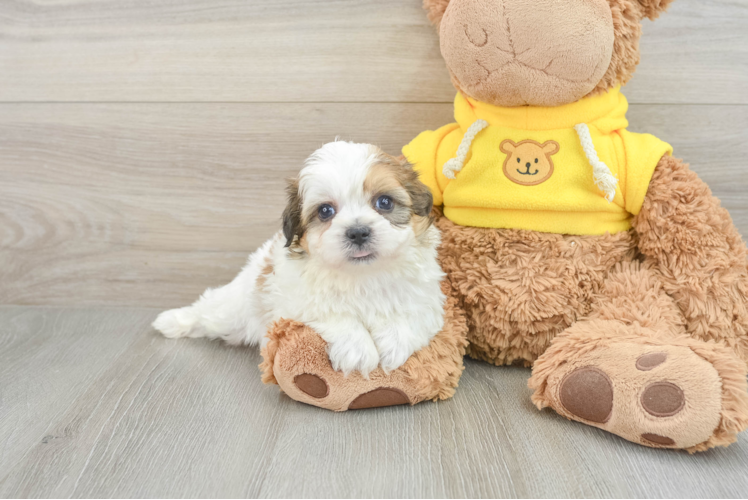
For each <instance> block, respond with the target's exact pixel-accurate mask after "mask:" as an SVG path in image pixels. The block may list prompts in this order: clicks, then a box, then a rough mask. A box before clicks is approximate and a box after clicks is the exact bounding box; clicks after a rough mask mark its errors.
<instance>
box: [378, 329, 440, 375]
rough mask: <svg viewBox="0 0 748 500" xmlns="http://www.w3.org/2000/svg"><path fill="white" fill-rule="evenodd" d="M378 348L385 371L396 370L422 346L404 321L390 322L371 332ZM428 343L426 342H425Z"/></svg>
mask: <svg viewBox="0 0 748 500" xmlns="http://www.w3.org/2000/svg"><path fill="white" fill-rule="evenodd" d="M373 337H374V342H375V343H376V346H377V349H378V350H379V357H380V362H381V365H382V369H383V370H384V371H385V372H388V373H389V372H391V371H393V370H397V369H398V368H400V367H401V366H402V365H403V364H405V362H406V361H408V358H410V357H411V356H412V355H413V353H414V352H415V351H417V350H418V349H420V348H421V347H423V346H422V345H420V344H419V342H418V339H417V338H416V336H415V335H414V334H413V332H412V331H411V329H410V327H409V326H408V325H406V324H404V323H392V324H390V325H387V326H386V327H385V328H382V329H380V330H377V331H375V332H374V333H373ZM427 343H428V342H427Z"/></svg>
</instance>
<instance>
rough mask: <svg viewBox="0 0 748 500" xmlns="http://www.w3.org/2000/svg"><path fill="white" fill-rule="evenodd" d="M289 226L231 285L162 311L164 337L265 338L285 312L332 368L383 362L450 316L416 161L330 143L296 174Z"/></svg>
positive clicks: (396, 360) (398, 356)
mask: <svg viewBox="0 0 748 500" xmlns="http://www.w3.org/2000/svg"><path fill="white" fill-rule="evenodd" d="M288 194H289V200H288V206H287V207H286V210H285V212H284V214H283V230H282V231H281V232H279V233H278V234H277V235H276V236H275V237H274V238H273V239H271V240H270V241H268V242H267V243H265V244H264V245H263V246H262V247H261V248H260V249H259V250H257V251H256V252H255V253H253V254H252V255H251V256H250V257H249V262H248V263H247V265H246V266H245V267H244V269H243V270H242V271H241V273H239V275H238V276H237V277H236V278H235V279H234V281H232V282H231V283H229V284H228V285H226V286H224V287H221V288H217V289H209V290H207V291H206V292H205V293H204V294H203V295H202V297H200V299H199V300H198V301H197V302H195V303H194V304H193V305H192V306H189V307H183V308H181V309H173V310H171V311H166V312H164V313H162V314H161V315H159V317H158V318H157V319H156V321H155V322H154V323H153V326H154V327H155V328H156V329H157V330H159V331H161V332H162V333H163V334H164V335H165V336H167V337H208V338H221V339H224V340H225V341H226V342H228V343H230V344H251V345H256V344H259V343H261V342H262V343H263V344H264V339H265V334H266V333H267V331H268V327H269V326H270V325H271V324H272V323H273V322H274V321H276V320H278V319H280V318H286V319H292V320H296V321H300V322H302V323H305V324H307V325H309V326H311V327H312V328H314V329H315V330H316V331H317V332H318V333H319V334H320V335H321V336H322V338H323V339H325V341H327V351H328V354H329V356H330V361H331V362H332V366H333V368H335V369H336V370H341V371H343V372H344V373H346V374H348V373H349V372H351V371H354V370H356V371H359V372H361V373H362V374H364V376H367V375H368V373H369V372H370V371H371V370H373V369H375V368H376V367H377V366H378V365H379V364H381V366H382V368H384V369H385V370H387V371H390V370H394V369H395V368H398V367H399V366H400V365H402V364H403V363H404V362H405V361H406V360H407V359H408V358H409V357H410V356H411V354H413V353H414V352H416V351H418V350H419V349H421V348H422V347H424V346H426V345H427V344H428V343H429V341H430V340H431V338H432V337H433V336H434V335H436V334H437V333H438V332H439V331H440V330H441V328H442V325H443V322H444V320H443V306H444V299H445V297H444V295H443V294H442V293H441V289H440V286H439V283H440V282H441V280H442V277H443V276H444V275H443V273H442V271H441V268H440V267H439V264H438V262H437V259H436V257H437V256H436V248H437V246H438V244H439V233H438V230H437V229H436V228H435V227H434V226H433V225H432V220H431V217H430V212H431V205H432V199H431V194H430V193H429V191H428V189H427V188H426V186H424V185H423V184H422V183H421V182H420V181H419V180H418V175H417V174H416V173H415V172H414V171H413V169H412V167H411V166H410V165H409V164H408V163H407V162H405V161H404V160H403V161H400V160H398V159H396V158H393V157H392V156H389V155H386V154H385V153H383V152H382V151H381V150H380V149H379V148H377V147H375V146H372V145H369V144H353V143H349V142H333V143H330V144H327V145H325V146H323V147H322V148H321V149H319V150H318V151H316V152H315V153H314V154H313V155H312V156H311V157H309V159H308V160H307V161H306V164H305V166H304V168H303V169H302V170H301V172H300V174H299V177H298V179H295V180H293V181H292V182H291V184H290V186H289V189H288Z"/></svg>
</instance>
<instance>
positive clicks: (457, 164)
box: [442, 120, 488, 179]
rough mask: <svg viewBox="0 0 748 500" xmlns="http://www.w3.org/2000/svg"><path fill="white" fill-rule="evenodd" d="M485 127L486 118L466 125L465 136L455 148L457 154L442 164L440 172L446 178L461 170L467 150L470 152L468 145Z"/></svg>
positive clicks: (452, 177)
mask: <svg viewBox="0 0 748 500" xmlns="http://www.w3.org/2000/svg"><path fill="white" fill-rule="evenodd" d="M486 127H488V122H487V121H486V120H476V121H475V122H474V123H473V124H472V125H470V127H468V129H467V132H465V136H464V137H463V138H462V142H461V143H460V147H459V148H457V156H455V157H454V158H452V159H451V160H449V161H448V162H447V163H445V164H444V168H443V169H442V172H444V176H445V177H446V178H447V179H454V178H455V174H456V173H457V172H459V171H460V170H462V167H463V166H465V159H466V158H467V155H468V152H470V145H471V144H472V143H473V140H474V139H475V136H476V135H477V134H478V132H480V131H481V130H483V129H484V128H486Z"/></svg>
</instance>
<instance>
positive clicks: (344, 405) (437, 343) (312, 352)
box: [260, 283, 467, 411]
mask: <svg viewBox="0 0 748 500" xmlns="http://www.w3.org/2000/svg"><path fill="white" fill-rule="evenodd" d="M447 287H448V285H447V284H446V283H444V284H443V286H442V289H443V291H444V292H445V293H447V292H448V288H447ZM267 336H268V343H267V345H266V346H265V348H263V350H262V357H263V362H262V364H261V365H260V368H261V370H262V372H263V377H262V379H263V381H264V382H265V383H276V384H278V385H279V386H280V388H281V390H283V392H285V393H286V394H287V395H288V396H290V397H291V398H292V399H295V400H297V401H301V402H302V403H307V404H310V405H314V406H319V407H321V408H327V409H328V410H334V411H346V410H359V409H364V408H378V407H382V406H394V405H404V404H411V405H413V404H416V403H419V402H421V401H424V400H427V399H431V400H439V399H447V398H450V397H452V395H454V392H455V388H456V387H457V383H458V381H459V379H460V375H461V374H462V370H463V369H464V365H463V364H462V358H463V355H464V354H465V348H466V346H467V323H466V321H465V317H464V315H463V314H462V312H461V311H460V310H459V309H458V308H457V307H456V301H455V300H454V299H453V298H451V297H449V298H448V299H447V303H446V304H445V316H444V328H443V330H442V331H441V332H439V333H438V334H437V335H436V336H435V337H434V338H433V339H431V342H430V343H429V345H428V346H426V347H424V348H423V349H421V350H420V351H418V352H416V353H415V354H413V355H412V356H411V357H410V358H409V359H408V360H407V361H406V362H405V364H404V365H402V366H401V367H400V368H398V369H396V370H393V371H392V372H389V373H385V372H384V370H382V368H381V367H379V368H377V369H375V370H374V371H372V372H371V373H370V374H369V378H368V379H367V378H364V377H363V376H362V375H361V374H360V373H358V372H353V373H350V374H349V375H348V376H347V377H346V376H345V375H343V373H342V372H338V371H335V370H333V368H332V365H331V364H330V360H329V358H328V357H327V349H326V348H327V344H326V343H325V341H324V340H323V339H322V337H320V336H319V335H318V334H317V333H315V332H314V330H312V329H311V328H309V327H308V326H306V325H304V324H302V323H297V322H294V321H288V320H281V321H279V322H278V323H276V324H275V325H274V326H273V328H271V330H270V332H268V335H267Z"/></svg>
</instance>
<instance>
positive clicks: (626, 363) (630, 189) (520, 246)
mask: <svg viewBox="0 0 748 500" xmlns="http://www.w3.org/2000/svg"><path fill="white" fill-rule="evenodd" d="M671 1H672V0H424V7H425V9H426V11H427V14H428V16H429V19H430V20H431V21H432V23H433V24H434V25H435V27H436V29H437V31H438V34H439V38H440V46H441V52H442V55H443V57H444V60H445V62H446V65H447V69H448V70H449V74H450V77H451V80H452V83H453V85H454V86H455V88H456V89H457V96H456V98H455V122H454V123H451V124H448V125H445V126H443V127H441V128H439V129H437V130H432V131H425V132H423V133H421V134H420V135H419V136H418V137H416V138H415V139H414V140H413V141H412V142H411V143H410V144H408V145H406V146H405V147H404V148H403V154H404V156H405V158H406V159H407V160H408V161H409V162H410V163H412V164H413V165H414V166H415V168H416V170H417V171H418V172H419V174H420V179H421V181H422V182H424V183H425V184H426V185H427V186H428V187H429V188H430V190H431V192H432V195H433V197H434V203H435V206H437V207H438V208H436V209H435V217H436V222H435V223H436V224H437V226H438V227H439V229H440V230H441V233H442V245H441V248H440V253H439V259H440V263H441V265H442V267H443V270H444V271H445V273H446V275H447V281H446V283H445V287H444V290H445V293H446V294H447V295H448V296H449V302H448V304H447V308H446V309H447V310H446V311H445V315H449V318H450V321H448V322H447V324H448V325H449V328H445V329H447V330H449V331H448V333H447V334H446V335H444V334H440V335H441V337H440V336H439V335H438V336H437V337H435V339H434V341H432V344H431V345H429V346H427V347H426V348H424V349H423V350H422V351H420V352H418V353H416V354H414V356H413V358H411V359H410V360H408V362H407V363H406V365H404V366H403V367H401V369H399V370H396V371H395V372H392V373H389V374H387V373H375V374H374V375H373V376H372V378H371V379H370V380H364V379H362V378H359V379H357V378H355V377H353V378H349V379H346V378H344V377H342V376H341V375H340V374H336V373H334V372H333V371H332V369H331V368H329V366H328V365H329V363H326V360H325V351H324V345H323V344H324V343H322V344H320V343H319V341H317V340H315V339H316V338H317V336H316V334H314V332H313V331H311V330H310V329H309V328H307V327H305V326H304V325H298V324H296V325H276V327H275V328H274V330H273V331H272V332H270V334H269V335H270V337H271V342H270V344H269V346H272V347H271V348H270V349H269V351H272V352H265V353H264V354H265V361H264V363H263V365H262V366H263V371H264V374H265V375H264V376H265V380H266V381H276V382H278V383H279V384H280V385H281V388H282V389H283V390H284V391H285V392H287V393H289V395H290V396H291V397H293V398H295V399H298V400H300V401H304V402H307V403H310V404H316V405H317V406H323V407H327V408H330V409H336V410H342V409H348V408H351V409H353V408H363V407H372V406H386V405H390V404H404V403H410V404H414V403H416V402H419V401H422V400H425V399H444V398H447V397H450V396H451V395H452V394H453V393H454V387H456V385H457V381H458V380H459V374H460V373H461V372H462V369H463V367H462V364H461V362H460V361H459V359H460V355H461V353H462V352H463V351H464V352H466V354H467V355H469V356H470V357H472V358H476V359H479V360H483V361H486V362H488V363H492V364H494V365H497V366H500V365H509V364H519V365H524V366H527V367H531V368H532V374H531V377H530V379H529V382H528V385H529V387H530V389H531V390H532V391H533V393H532V395H531V398H532V401H533V402H534V403H535V405H536V406H537V407H538V408H539V409H542V408H546V407H549V408H551V409H552V410H554V411H555V412H557V413H558V414H560V415H562V416H564V417H566V418H569V419H571V420H575V421H578V422H580V423H583V424H587V425H591V426H595V427H598V428H601V429H604V430H606V431H609V432H611V433H613V434H617V435H618V436H621V437H623V438H624V439H627V440H629V441H632V442H635V443H639V444H641V445H644V446H649V447H654V448H671V449H673V448H675V449H685V450H687V451H689V452H696V451H703V450H706V449H709V448H712V447H715V446H726V445H728V444H730V443H732V442H734V441H735V440H736V436H737V434H738V433H739V432H741V431H742V430H744V429H745V428H746V427H748V383H747V382H746V374H747V371H748V258H747V255H748V253H747V250H746V245H745V243H744V242H743V241H742V239H741V237H740V235H739V233H738V231H737V229H736V228H735V226H734V225H733V223H732V220H731V219H730V216H729V214H728V213H727V211H726V210H725V209H724V208H722V207H721V206H720V202H719V200H717V199H716V198H715V197H714V196H713V195H712V193H711V191H710V190H709V188H708V186H707V185H706V184H705V183H704V182H703V181H701V180H700V179H699V178H698V176H697V175H696V174H695V173H694V172H692V171H691V170H689V168H688V166H687V165H686V164H685V163H684V162H683V161H681V160H679V159H677V157H675V156H673V150H672V148H671V146H670V145H669V144H667V143H666V142H664V141H662V140H660V139H658V138H656V137H654V136H651V135H649V134H637V133H633V132H630V131H628V130H627V127H628V121H627V120H626V111H627V108H628V103H627V101H626V98H625V97H624V95H623V94H622V93H621V87H622V86H623V85H625V84H626V83H627V82H628V81H629V79H630V78H631V77H632V75H633V72H634V69H635V67H636V66H637V64H638V62H639V49H638V44H639V39H640V37H641V21H642V20H643V19H644V18H649V19H652V20H654V19H656V18H657V17H658V16H659V15H660V14H661V13H662V12H664V11H665V9H666V8H667V7H668V5H669V4H670V3H671ZM288 332H292V334H289V333H288ZM463 335H465V336H466V340H467V343H465V338H464V337H463ZM440 338H441V339H442V340H444V339H449V342H441V343H440V342H437V339H440ZM315 342H316V343H315ZM283 352H285V354H284V355H283V354H282V353H283ZM294 352H295V353H296V354H292V353H294ZM299 353H300V354H299ZM291 358H293V362H289V361H286V360H287V359H288V360H290V359H291ZM279 374H280V375H281V378H283V379H284V382H282V383H281V382H280V381H279V380H278V378H277V377H278V376H279ZM301 375H304V376H306V377H301V378H299V377H300V376H301ZM314 377H316V378H314ZM424 377H426V378H425V379H424ZM297 379H298V382H303V383H301V386H306V387H307V388H309V387H312V386H314V387H315V388H314V389H309V391H305V390H304V388H303V387H302V388H301V389H300V388H299V387H300V386H299V384H298V383H296V382H294V381H296V380H297ZM304 379H307V380H306V381H305V380H304ZM317 379H319V380H317ZM425 387H428V388H429V389H425ZM310 392H312V393H315V394H317V396H320V397H317V398H315V397H314V396H313V395H312V396H310V394H309V393H310ZM338 393H339V394H341V395H344V396H341V397H339V398H338V399H336V402H335V404H334V405H332V404H330V405H327V404H326V403H325V400H326V398H332V394H338ZM359 399H363V400H364V402H365V403H366V404H361V403H360V402H359V403H357V404H353V402H355V401H356V400H359ZM346 405H347V406H346Z"/></svg>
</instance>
